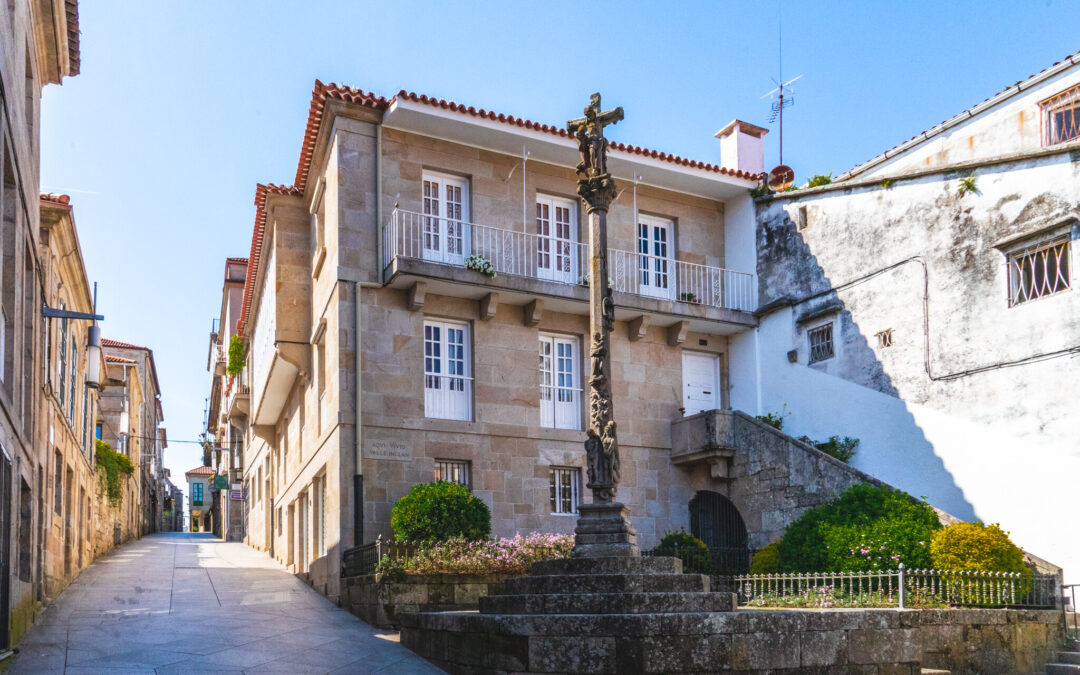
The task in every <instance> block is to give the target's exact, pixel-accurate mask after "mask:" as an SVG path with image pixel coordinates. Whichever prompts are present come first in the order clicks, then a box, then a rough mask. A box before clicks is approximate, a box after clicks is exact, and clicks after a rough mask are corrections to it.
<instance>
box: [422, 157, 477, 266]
mask: <svg viewBox="0 0 1080 675" xmlns="http://www.w3.org/2000/svg"><path fill="white" fill-rule="evenodd" d="M429 191H430V192H429ZM451 191H457V192H455V193H454V197H458V196H460V199H459V200H457V201H455V200H454V199H453V198H451V196H450V192H451ZM420 212H421V213H422V214H423V215H422V216H421V221H420V232H419V235H420V240H421V241H420V247H421V251H422V253H423V258H424V260H432V261H435V262H443V263H448V264H451V265H463V264H464V263H465V258H467V257H468V256H469V254H470V253H471V251H472V231H471V230H472V228H471V226H470V223H469V179H468V178H462V177H461V176H453V175H450V174H445V173H438V172H436V171H427V170H425V171H424V172H423V176H422V179H421V183H420Z"/></svg>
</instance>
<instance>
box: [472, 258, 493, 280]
mask: <svg viewBox="0 0 1080 675" xmlns="http://www.w3.org/2000/svg"><path fill="white" fill-rule="evenodd" d="M465 269H470V270H474V271H476V272H479V273H480V274H483V275H484V276H486V277H487V278H489V279H494V278H495V266H494V265H492V264H491V261H490V260H488V259H487V258H485V257H484V256H482V255H475V254H474V255H471V256H469V257H468V258H465Z"/></svg>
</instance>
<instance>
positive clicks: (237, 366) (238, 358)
mask: <svg viewBox="0 0 1080 675" xmlns="http://www.w3.org/2000/svg"><path fill="white" fill-rule="evenodd" d="M243 369H244V340H243V338H241V337H240V336H239V335H234V336H232V337H231V338H229V362H228V363H227V364H226V365H225V372H227V373H228V374H230V375H239V374H240V371H241V370H243Z"/></svg>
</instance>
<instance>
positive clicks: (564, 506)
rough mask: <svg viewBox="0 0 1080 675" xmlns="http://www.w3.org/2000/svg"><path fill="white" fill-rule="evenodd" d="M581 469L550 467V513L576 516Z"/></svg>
mask: <svg viewBox="0 0 1080 675" xmlns="http://www.w3.org/2000/svg"><path fill="white" fill-rule="evenodd" d="M580 483H581V469H578V468H575V467H570V466H553V467H551V481H550V487H551V512H552V513H555V514H564V515H576V514H577V512H578V499H579V497H578V493H579V492H580V487H579V485H580Z"/></svg>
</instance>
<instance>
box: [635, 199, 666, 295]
mask: <svg viewBox="0 0 1080 675" xmlns="http://www.w3.org/2000/svg"><path fill="white" fill-rule="evenodd" d="M637 220H638V226H637V232H636V233H635V242H636V251H637V253H638V270H637V275H638V288H639V291H640V293H641V294H642V295H648V296H651V297H654V298H665V299H671V298H673V297H675V257H674V255H675V222H674V221H672V220H669V219H667V218H659V217H656V216H646V215H641V214H638V218H637ZM660 233H663V236H662V237H661V236H659V235H660Z"/></svg>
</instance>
